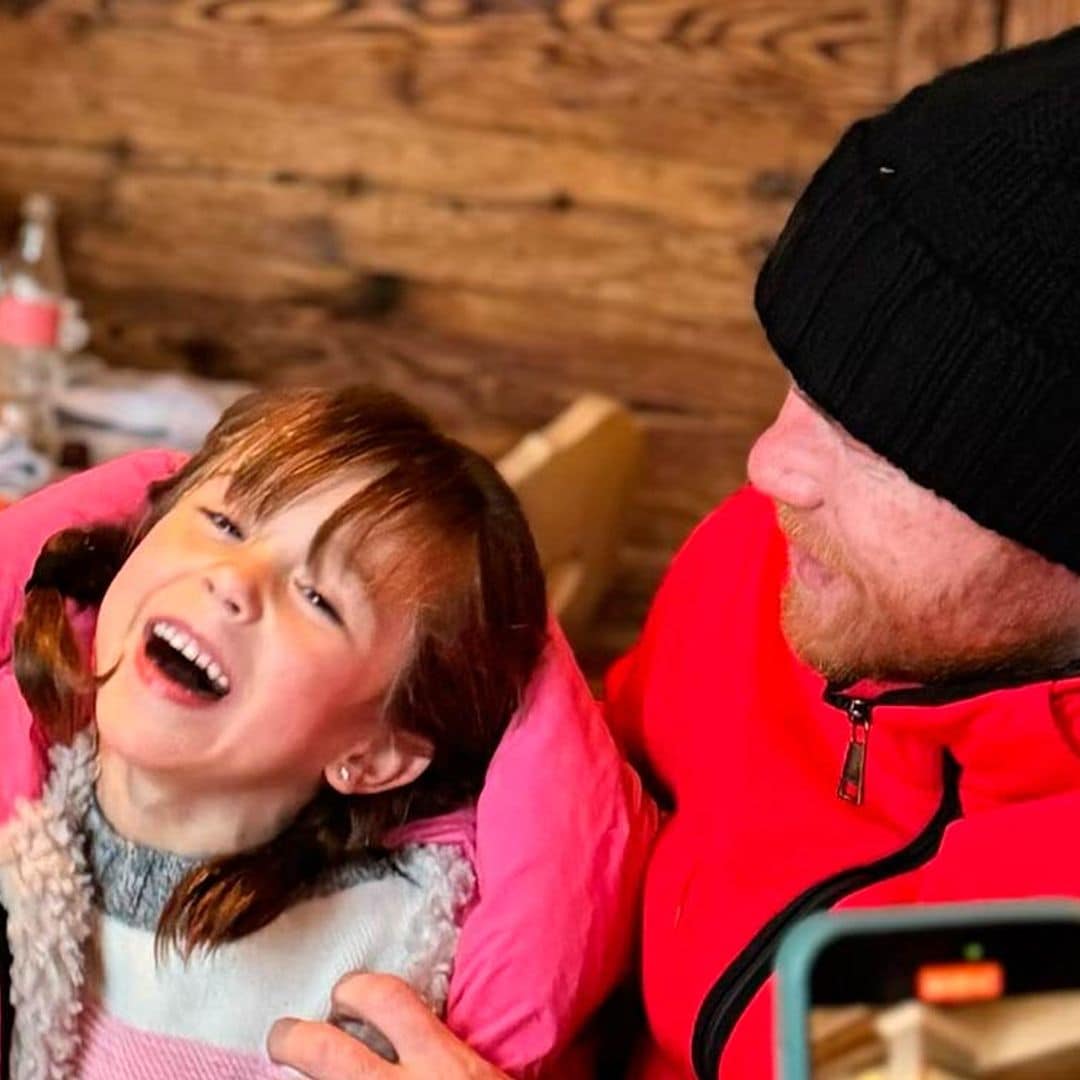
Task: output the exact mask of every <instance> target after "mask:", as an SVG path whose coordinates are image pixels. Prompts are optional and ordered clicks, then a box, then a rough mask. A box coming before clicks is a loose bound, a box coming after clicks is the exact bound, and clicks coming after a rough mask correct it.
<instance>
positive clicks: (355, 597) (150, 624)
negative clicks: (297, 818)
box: [94, 477, 427, 813]
mask: <svg viewBox="0 0 1080 1080" xmlns="http://www.w3.org/2000/svg"><path fill="white" fill-rule="evenodd" d="M360 486H361V481H359V480H357V479H356V478H355V477H351V478H338V479H335V480H332V481H330V482H328V483H326V484H325V485H323V486H321V487H319V488H317V489H315V490H313V491H311V492H310V493H308V494H306V495H304V496H302V497H301V498H299V499H298V500H297V501H296V502H294V503H292V504H291V505H289V506H287V507H285V508H284V509H282V510H279V511H277V512H275V513H273V514H271V515H269V516H267V517H265V518H263V519H262V520H261V521H255V520H253V519H251V518H250V517H248V516H246V515H245V513H244V512H243V511H242V510H241V509H240V508H239V507H238V506H236V505H232V504H230V503H229V501H228V500H227V499H226V495H225V493H226V489H227V487H228V478H227V477H216V478H213V479H210V480H208V481H206V482H204V483H202V484H200V485H198V486H197V487H195V488H194V489H193V490H191V491H189V492H188V493H187V494H185V495H183V496H182V497H181V498H180V499H179V501H178V502H177V504H176V505H175V506H174V507H173V509H172V510H170V511H169V512H168V513H166V514H165V516H164V517H163V518H162V519H161V520H160V521H159V522H158V523H157V524H156V525H155V526H154V527H153V529H152V530H151V531H150V532H149V533H148V534H147V536H146V537H145V539H144V540H143V541H142V543H140V544H139V546H138V547H137V548H136V550H135V551H134V553H133V554H132V555H131V557H130V558H129V559H128V560H127V562H126V563H125V564H124V566H123V568H122V569H121V570H120V573H119V574H118V575H117V576H116V578H115V580H114V581H113V583H112V585H110V587H109V590H108V592H107V594H106V596H105V599H104V601H103V603H102V605H101V611H100V615H99V619H98V626H97V634H96V638H95V643H94V651H95V667H96V670H97V672H98V673H99V674H102V673H105V672H108V671H111V670H112V669H113V668H115V671H113V674H112V676H111V677H110V678H109V679H108V680H107V681H106V682H105V684H104V685H103V686H102V687H101V689H100V690H99V692H98V695H97V702H96V719H97V727H98V739H99V748H100V752H101V755H102V759H103V763H104V762H105V760H106V758H107V757H109V756H110V755H111V756H113V758H114V759H120V760H122V761H123V762H124V763H125V765H126V766H128V767H131V768H134V769H135V770H137V771H138V772H139V773H140V774H150V775H152V776H154V777H156V778H158V779H162V780H167V781H170V782H172V781H180V782H182V783H183V784H184V785H186V786H187V787H188V788H189V789H190V790H191V791H192V792H193V793H197V792H199V791H200V790H201V791H203V792H206V793H211V792H212V793H217V794H222V793H224V794H229V793H235V794H236V795H238V796H239V795H240V794H241V793H244V792H246V793H248V794H249V795H250V793H251V792H253V791H263V792H266V795H267V798H268V799H270V800H277V801H278V802H279V803H280V804H281V808H282V812H283V813H284V812H288V811H292V810H296V809H298V808H299V806H300V805H302V804H303V803H304V802H305V801H307V799H308V798H310V796H311V795H312V794H314V792H315V790H316V789H317V787H318V786H319V783H320V780H321V778H322V777H323V776H325V777H326V778H327V779H328V780H329V781H330V783H331V784H333V785H334V786H335V787H337V788H339V789H340V790H342V791H346V792H350V793H363V792H367V791H375V790H381V789H383V788H386V787H393V786H396V785H397V784H400V783H406V782H408V781H409V780H411V779H413V778H414V777H415V776H416V775H418V774H419V772H420V771H422V770H423V768H424V766H425V765H426V760H427V759H426V757H425V756H424V754H423V753H422V752H419V753H418V752H416V751H417V747H416V745H415V743H414V742H411V741H410V739H409V738H408V737H406V736H402V735H401V733H395V732H394V731H393V730H392V729H391V727H390V725H389V723H388V722H387V720H386V719H385V718H384V717H383V715H382V708H381V707H382V704H383V701H384V699H385V695H386V693H387V690H388V688H389V687H390V685H391V683H392V681H393V679H394V677H395V675H396V674H397V673H398V672H399V670H400V669H401V668H402V666H403V665H404V663H405V662H406V659H407V656H408V649H409V633H410V617H409V611H408V604H407V602H406V600H405V599H404V598H403V597H402V596H401V595H400V591H397V592H395V591H394V590H380V591H379V592H378V594H376V591H375V590H374V589H373V588H372V587H371V585H370V579H371V577H372V576H373V575H374V574H376V573H378V571H379V568H380V567H384V566H385V565H386V563H387V561H388V560H389V559H392V558H393V557H394V554H395V552H394V547H395V545H394V544H393V542H392V541H383V542H382V550H380V548H379V546H378V542H377V541H376V542H375V544H374V546H373V547H372V546H371V545H370V544H369V546H368V547H366V548H365V550H364V560H363V563H362V565H361V566H360V567H359V568H358V567H357V565H356V560H355V559H354V558H352V557H351V553H350V552H347V551H345V550H343V549H342V542H341V541H339V539H338V537H334V538H332V539H331V541H330V542H329V544H328V545H327V547H326V548H325V549H324V550H323V552H322V553H321V557H320V559H319V560H318V561H317V562H313V561H312V559H311V557H310V552H309V549H310V547H311V543H312V540H313V539H314V537H315V534H316V532H317V531H318V529H319V526H320V525H321V524H322V523H323V522H324V521H325V520H326V519H327V518H328V517H329V516H330V514H332V513H333V511H334V510H335V509H337V507H339V506H340V505H341V504H342V503H343V502H344V501H345V500H346V499H347V498H348V497H349V496H350V495H352V494H353V493H355V492H356V491H357V490H358V489H359V487H360ZM365 578H367V579H369V580H367V581H365ZM342 766H345V769H344V770H343V769H342Z"/></svg>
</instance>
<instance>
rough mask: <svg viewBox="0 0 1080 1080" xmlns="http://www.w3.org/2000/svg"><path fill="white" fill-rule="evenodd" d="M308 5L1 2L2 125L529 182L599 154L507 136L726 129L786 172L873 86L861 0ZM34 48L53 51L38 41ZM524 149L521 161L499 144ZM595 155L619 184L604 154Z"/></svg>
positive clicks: (372, 176) (637, 142)
mask: <svg viewBox="0 0 1080 1080" xmlns="http://www.w3.org/2000/svg"><path fill="white" fill-rule="evenodd" d="M306 7H307V8H308V9H309V10H310V11H311V12H312V14H311V17H310V18H309V19H308V20H307V21H306V22H305V21H302V20H296V21H294V22H292V23H290V24H286V25H282V24H281V23H280V22H275V21H274V19H275V18H280V13H281V12H282V11H283V9H284V8H287V6H283V5H281V4H280V3H276V4H261V5H259V4H252V5H237V4H228V3H219V4H214V5H207V4H202V3H200V4H180V3H173V4H162V3H159V2H157V0H143V2H136V3H125V4H118V5H109V8H108V9H105V8H102V9H100V11H99V12H98V13H97V14H96V15H93V16H88V15H87V14H86V12H85V8H86V5H85V4H84V3H73V2H71V0H67V2H60V0H53V2H47V3H43V4H40V5H38V6H37V8H36V9H35V10H34V12H33V14H32V16H31V17H29V18H26V19H22V20H12V19H10V18H9V19H6V20H4V23H2V24H0V29H2V30H3V32H2V33H0V95H2V97H3V100H4V101H5V103H6V104H7V108H6V109H5V112H4V115H3V116H0V134H10V133H22V134H25V133H27V132H31V131H33V132H36V133H38V134H39V136H40V137H41V138H45V139H50V140H72V141H79V142H91V143H99V144H103V145H104V144H109V145H113V146H114V147H119V148H122V149H123V151H124V152H126V153H128V154H135V155H142V156H144V157H147V158H148V159H149V160H150V161H152V162H156V163H167V164H171V165H173V166H174V167H188V168H217V167H221V166H222V165H223V164H224V165H226V166H227V167H228V168H230V169H234V170H257V171H258V170H263V171H267V170H269V171H280V170H284V171H291V172H294V173H297V174H299V175H309V174H312V173H314V174H315V175H320V176H323V177H326V176H335V177H339V178H341V180H342V182H349V181H351V182H353V183H361V184H362V183H368V182H373V183H379V182H383V180H384V178H388V179H389V180H391V181H396V182H407V181H406V180H405V179H404V178H403V176H402V174H405V177H408V178H409V179H411V181H412V182H413V183H418V184H421V185H427V184H431V183H432V182H434V183H436V184H438V183H441V182H446V183H448V184H450V185H456V186H457V187H458V188H459V189H460V188H461V187H462V186H463V185H465V184H467V183H469V180H468V177H469V175H470V173H471V172H472V171H474V170H475V169H476V168H480V169H481V170H484V169H489V168H491V167H492V166H491V165H490V164H489V162H493V163H494V166H495V167H496V169H498V170H500V171H501V175H502V176H503V177H504V180H505V178H511V177H515V176H516V177H518V178H519V180H518V182H519V183H524V182H527V178H529V177H531V175H532V170H533V169H538V170H539V174H540V175H539V177H538V180H537V183H540V184H542V183H543V181H544V179H545V178H547V179H551V178H560V176H561V181H562V183H565V182H566V181H567V179H568V178H569V177H574V178H575V180H577V178H578V177H579V176H580V177H581V178H584V182H585V183H586V184H588V182H589V181H588V179H587V178H588V177H589V176H590V175H591V171H592V170H590V169H589V168H587V167H585V168H581V169H580V170H574V171H573V172H567V171H561V172H560V170H559V168H558V167H559V165H560V160H559V157H560V155H559V154H557V155H556V159H555V160H554V161H553V162H552V163H551V164H550V165H549V166H545V164H544V162H543V161H542V160H541V157H540V155H538V154H536V153H532V154H531V155H530V154H529V152H528V147H527V146H526V147H524V148H523V147H522V145H521V144H522V141H523V140H522V137H523V136H525V137H526V143H528V142H530V141H534V140H536V139H537V138H540V137H545V138H547V139H556V137H559V138H558V139H556V141H557V142H563V143H565V142H569V143H572V144H573V145H575V146H578V147H583V148H585V150H587V148H588V147H589V146H594V147H595V146H597V145H598V146H600V147H603V148H606V149H608V150H610V149H612V148H613V147H614V148H617V149H618V150H619V151H620V152H623V153H626V154H627V155H628V156H631V157H632V155H633V154H634V153H639V154H644V155H645V156H646V157H651V158H655V157H661V158H662V160H663V161H664V162H665V163H670V162H673V161H680V160H688V161H696V162H701V163H704V164H707V165H709V166H710V167H713V168H718V167H719V168H723V167H724V166H726V165H728V164H730V162H731V160H732V157H733V148H734V147H738V160H739V161H740V162H741V163H742V165H743V168H744V169H746V168H753V167H755V166H756V167H757V168H758V169H761V170H767V171H775V170H777V169H783V168H787V169H789V170H794V171H797V172H800V173H801V172H805V171H806V170H807V169H809V168H811V167H812V165H813V163H814V162H815V161H816V160H817V159H818V158H820V157H821V156H822V154H823V153H824V152H825V150H826V149H827V148H828V145H829V144H830V143H831V142H832V141H833V139H834V138H835V135H836V134H837V132H838V131H839V130H840V128H841V127H842V126H844V124H846V123H847V122H848V121H849V120H850V118H851V116H852V114H853V113H855V112H861V111H864V110H865V109H867V108H872V107H874V106H875V105H876V104H878V103H879V101H880V99H881V97H882V94H883V90H884V87H883V77H884V76H883V74H882V66H881V63H880V60H881V54H882V51H883V48H884V44H883V42H884V37H883V35H884V32H885V25H884V20H883V18H882V16H881V13H880V4H878V3H872V2H869V0H862V2H861V3H858V2H856V0H846V2H845V0H824V2H821V3H811V2H809V0H803V2H801V3H792V4H789V5H786V6H785V8H783V9H781V10H779V11H778V10H777V7H776V5H774V4H771V3H768V2H766V0H740V2H738V3H732V4H730V5H728V6H727V7H725V8H722V9H718V11H717V12H716V13H714V14H713V16H711V21H710V20H709V19H704V18H703V17H702V11H701V9H698V8H696V7H695V6H693V5H691V4H689V3H685V4H683V5H681V6H680V5H666V4H659V5H652V4H640V3H627V2H623V3H619V2H616V3H612V4H605V5H599V4H598V5H594V6H593V7H592V8H591V10H590V11H589V13H588V16H587V18H584V19H579V20H578V21H576V22H575V23H574V24H573V25H571V26H560V25H559V24H558V23H555V24H551V22H550V20H549V19H545V18H542V17H541V14H540V13H538V11H537V8H538V7H540V5H514V6H509V5H508V9H507V10H501V11H499V10H495V11H488V10H487V8H486V5H485V7H484V8H480V7H477V8H476V9H475V10H476V11H478V12H479V14H476V15H473V16H470V17H468V18H465V19H463V20H461V21H460V22H458V23H456V24H454V25H453V26H452V27H448V26H447V25H445V24H444V23H439V22H433V21H430V20H424V19H423V18H421V17H418V16H417V15H415V14H412V12H414V9H415V7H416V5H410V4H407V3H401V4H382V5H373V6H372V7H370V8H369V7H368V5H363V6H362V8H361V9H360V10H359V11H354V12H351V13H349V14H348V15H347V16H341V17H339V18H337V19H334V18H328V17H327V14H326V12H325V11H322V12H320V10H319V9H320V7H321V5H314V7H312V6H311V5H306ZM244 12H246V14H247V17H248V21H247V22H243V21H235V20H236V17H238V16H240V15H242V14H243V13H244ZM387 14H389V15H391V16H392V17H391V19H390V20H389V22H388V23H386V22H381V21H380V20H385V16H386V15H387ZM257 19H261V20H262V21H257ZM356 20H366V24H365V25H364V26H360V25H358V24H357V23H356ZM627 26H629V29H627ZM73 27H77V29H74V28H73ZM706 28H707V30H708V32H707V33H706V32H705V30H706ZM346 31H347V32H346ZM695 35H696V36H695ZM40 55H48V56H49V58H50V62H49V64H47V65H40V64H35V63H32V62H31V61H32V59H33V57H35V56H40ZM508 106H509V107H508ZM481 133H483V135H484V138H485V147H484V153H481V154H478V153H477V152H476V145H475V139H476V138H477V137H478V136H479V135H480V134H481ZM463 135H464V136H465V137H466V140H467V142H468V146H467V147H466V146H463V143H462V138H461V136H463ZM488 140H490V147H489V146H488V145H487V142H488ZM777 148H783V150H784V153H785V155H787V156H788V160H787V161H783V162H778V161H777V157H776V150H777ZM569 152H570V151H563V153H564V154H565V153H569ZM582 152H583V153H584V150H583V151H582ZM522 154H525V156H526V161H525V162H524V164H525V165H528V166H530V168H528V169H522V168H520V167H518V166H515V164H514V162H516V161H518V159H520V157H521V155H522ZM586 156H587V155H586ZM508 159H509V163H508V164H506V165H504V164H503V162H507V161H508ZM585 164H586V165H588V164H589V162H588V160H586V161H585ZM592 164H593V165H594V166H597V167H600V165H599V162H598V161H597V159H596V158H595V156H594V157H593V158H592ZM600 171H601V172H602V173H604V172H606V173H607V174H609V180H610V181H614V182H615V185H616V195H617V194H618V191H619V189H620V187H621V186H622V183H624V181H621V180H620V177H619V174H618V171H617V170H612V169H611V168H610V167H609V168H607V169H604V168H602V167H600ZM656 171H658V170H656V169H655V168H654V172H656ZM625 182H626V183H628V186H629V187H631V188H633V186H634V185H635V183H640V182H642V181H640V180H636V179H635V178H634V177H633V176H631V177H629V178H628V180H627V181H625ZM661 182H664V183H666V182H668V181H666V180H663V179H662V178H661ZM596 190H603V188H601V187H599V186H598V187H597V188H596ZM587 194H588V193H587V192H586V195H585V197H587Z"/></svg>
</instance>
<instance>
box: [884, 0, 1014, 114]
mask: <svg viewBox="0 0 1080 1080" xmlns="http://www.w3.org/2000/svg"><path fill="white" fill-rule="evenodd" d="M1004 2H1005V0H901V2H900V3H899V5H898V6H897V8H896V11H895V16H894V17H895V19H896V39H895V40H896V47H895V51H894V54H893V84H892V89H893V94H894V96H896V97H899V96H901V95H902V94H905V93H907V91H908V90H910V89H912V87H914V86H917V85H919V84H920V83H924V82H926V81H927V80H928V79H931V78H932V77H933V76H934V75H936V74H938V73H939V72H941V71H944V70H945V69H946V68H951V67H957V66H958V65H960V64H964V63H967V61H969V60H974V59H975V58H976V57H979V56H982V55H984V54H985V53H988V52H992V51H993V50H994V49H996V48H998V46H999V44H1000V41H999V37H1000V24H1001V19H1002V5H1003V3H1004Z"/></svg>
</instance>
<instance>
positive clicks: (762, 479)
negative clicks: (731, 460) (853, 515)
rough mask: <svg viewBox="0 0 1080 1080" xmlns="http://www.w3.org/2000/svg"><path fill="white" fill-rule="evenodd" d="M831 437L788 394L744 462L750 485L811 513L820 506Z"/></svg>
mask: <svg viewBox="0 0 1080 1080" xmlns="http://www.w3.org/2000/svg"><path fill="white" fill-rule="evenodd" d="M834 437H835V434H834V432H833V431H832V430H831V429H830V427H829V424H828V421H827V420H825V418H824V417H822V416H820V415H819V414H818V413H816V412H815V411H814V409H813V408H812V407H811V406H810V405H809V404H807V402H805V401H804V400H803V399H802V397H800V396H799V394H798V393H796V391H795V390H794V389H791V390H789V391H788V394H787V397H786V398H785V399H784V404H783V405H782V406H781V408H780V412H779V413H778V414H777V416H776V419H775V420H774V421H773V422H772V424H771V425H770V426H769V427H768V428H766V429H765V431H764V432H762V434H761V435H760V436H759V437H758V440H757V442H756V443H754V445H753V447H752V448H751V450H750V457H749V458H748V460H747V467H746V471H747V475H748V476H749V478H750V483H752V484H753V485H754V487H756V488H757V489H758V490H759V491H761V492H763V493H764V494H765V495H768V496H769V497H770V498H772V499H774V500H776V501H777V502H781V503H786V504H787V505H788V506H792V507H797V508H799V509H802V510H812V509H814V508H815V507H817V506H819V505H820V504H821V503H822V502H823V501H824V496H825V490H826V486H827V482H828V472H829V462H830V460H831V456H832V444H831V440H832V438H834Z"/></svg>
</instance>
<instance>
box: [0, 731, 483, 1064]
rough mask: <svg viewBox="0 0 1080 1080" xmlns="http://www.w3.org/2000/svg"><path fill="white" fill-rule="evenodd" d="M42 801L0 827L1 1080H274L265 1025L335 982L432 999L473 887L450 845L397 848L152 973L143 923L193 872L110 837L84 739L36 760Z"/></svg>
mask: <svg viewBox="0 0 1080 1080" xmlns="http://www.w3.org/2000/svg"><path fill="white" fill-rule="evenodd" d="M51 762H52V771H51V774H50V777H49V780H48V783H47V785H46V789H45V791H44V793H43V795H42V797H41V799H39V800H37V801H36V802H33V803H24V804H23V805H21V806H20V807H19V809H18V812H17V815H16V817H15V818H14V819H13V820H12V821H11V822H9V823H8V824H7V825H6V826H5V827H4V828H3V830H0V902H2V903H3V905H4V907H5V908H6V909H7V911H8V937H9V941H10V945H11V953H12V959H13V964H12V999H13V1002H14V1005H15V1010H16V1021H15V1031H14V1043H13V1051H12V1060H13V1073H12V1076H13V1080H106V1078H108V1080H158V1078H160V1077H163V1076H180V1075H182V1076H185V1077H191V1078H193V1080H225V1078H226V1077H228V1078H229V1080H239V1078H241V1077H243V1078H251V1080H256V1078H262V1077H270V1076H275V1075H277V1073H276V1072H275V1071H274V1070H273V1069H272V1067H271V1066H270V1065H269V1063H268V1062H267V1061H266V1058H265V1054H264V1049H263V1048H264V1044H265V1039H266V1034H267V1031H268V1029H269V1027H270V1025H271V1024H272V1023H273V1021H274V1020H275V1019H277V1018H278V1017H279V1016H297V1017H305V1018H311V1019H324V1018H326V1017H327V1016H328V1014H329V1005H330V1001H329V994H330V990H331V988H332V987H333V985H334V983H335V982H336V981H337V980H338V979H339V978H340V977H341V976H342V975H344V974H346V973H348V972H350V971H358V970H367V971H381V972H389V973H393V974H396V975H399V976H401V977H402V978H404V979H406V980H407V981H408V982H409V983H410V984H411V985H412V986H413V987H414V988H415V989H416V990H417V991H418V992H419V993H420V994H421V996H422V997H424V999H425V1000H427V1001H428V1002H429V1004H430V1005H431V1006H432V1008H433V1009H435V1010H437V1011H441V1010H442V1009H443V1008H444V1007H445V1004H446V997H447V991H448V985H449V976H450V969H451V964H452V960H453V954H454V949H455V947H456V943H457V928H458V924H459V921H460V917H461V914H462V911H463V909H464V906H465V904H466V903H467V902H468V899H469V897H470V896H471V894H472V891H473V887H474V879H473V873H472V868H471V866H470V865H469V863H468V861H467V860H466V859H465V857H464V855H463V854H462V853H461V852H460V850H459V849H458V848H456V847H449V846H445V845H430V844H428V845H413V846H411V847H409V848H406V849H403V851H402V852H400V855H399V858H398V859H397V860H396V862H395V865H394V866H393V867H390V866H387V867H382V868H379V869H374V870H373V869H372V868H371V867H370V866H366V867H364V866H360V865H357V866H356V867H353V868H350V867H344V868H341V869H339V870H338V871H336V872H335V873H334V874H333V875H330V876H329V877H328V878H327V879H326V880H325V881H324V882H322V883H321V884H320V887H319V888H318V889H316V890H313V891H312V893H311V895H309V896H308V897H307V898H306V899H304V900H302V901H300V902H298V903H296V904H294V905H293V906H292V907H291V908H289V909H288V910H287V911H286V912H284V913H283V914H282V915H280V916H279V917H278V918H277V919H275V920H274V921H273V922H272V923H270V924H269V925H267V926H265V927H263V928H262V929H261V930H258V931H256V932H255V933H253V934H250V935H248V936H247V937H244V938H242V939H240V940H239V941H236V942H232V943H229V944H227V945H223V946H221V947H219V948H218V949H216V950H214V951H213V952H211V953H204V952H200V953H197V954H196V955H195V956H193V957H192V958H191V959H190V960H188V961H187V962H186V963H185V962H184V961H182V960H181V959H179V958H178V957H177V956H176V955H175V953H174V952H172V951H170V952H169V953H167V955H166V956H165V957H164V958H163V959H162V960H161V961H160V962H159V961H158V960H157V959H156V956H155V949H154V929H155V926H156V922H157V917H158V915H159V914H160V911H161V907H162V905H163V903H164V900H165V899H166V898H167V897H168V895H169V893H170V892H171V889H172V886H173V885H174V884H175V883H176V881H177V880H179V877H180V876H182V875H183V873H185V872H186V870H187V869H188V868H189V867H190V865H191V863H190V862H189V861H187V860H184V859H180V858H178V857H176V856H170V855H168V854H166V853H164V852H159V851H153V850H152V849H147V848H140V847H137V846H136V845H133V844H130V843H128V842H126V841H124V840H122V839H121V838H119V837H118V836H117V835H116V834H115V833H114V832H112V830H111V829H110V828H109V826H108V824H107V823H106V822H104V819H103V818H102V817H101V815H100V812H99V811H98V810H97V809H96V804H95V801H94V798H93V784H94V777H95V769H96V766H95V757H94V746H93V740H92V737H91V736H89V735H81V736H80V737H79V738H78V739H76V741H75V743H74V744H73V745H72V746H71V747H70V748H64V747H58V748H55V749H54V750H53V751H52V754H51Z"/></svg>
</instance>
